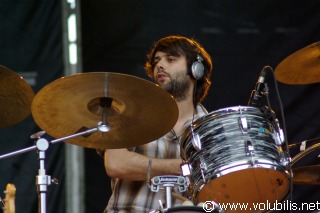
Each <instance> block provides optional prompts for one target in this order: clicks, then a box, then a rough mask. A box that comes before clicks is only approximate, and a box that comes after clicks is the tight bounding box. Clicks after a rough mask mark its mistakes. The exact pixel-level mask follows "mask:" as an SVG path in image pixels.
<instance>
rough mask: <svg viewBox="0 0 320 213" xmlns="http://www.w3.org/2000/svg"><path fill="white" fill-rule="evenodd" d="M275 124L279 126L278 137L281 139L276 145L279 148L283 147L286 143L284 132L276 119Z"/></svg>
mask: <svg viewBox="0 0 320 213" xmlns="http://www.w3.org/2000/svg"><path fill="white" fill-rule="evenodd" d="M275 123H276V126H277V135H278V138H279V140H276V143H277V145H278V146H281V145H282V144H283V142H284V133H283V130H282V129H281V128H280V124H279V120H278V119H277V118H276V119H275Z"/></svg>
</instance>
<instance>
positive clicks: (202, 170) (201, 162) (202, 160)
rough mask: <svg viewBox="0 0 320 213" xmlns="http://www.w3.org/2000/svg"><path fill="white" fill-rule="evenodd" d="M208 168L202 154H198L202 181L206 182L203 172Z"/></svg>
mask: <svg viewBox="0 0 320 213" xmlns="http://www.w3.org/2000/svg"><path fill="white" fill-rule="evenodd" d="M207 170H208V167H207V163H206V162H205V160H204V157H203V156H200V171H201V177H202V180H203V182H204V183H206V182H207V181H206V178H205V172H206V171H207Z"/></svg>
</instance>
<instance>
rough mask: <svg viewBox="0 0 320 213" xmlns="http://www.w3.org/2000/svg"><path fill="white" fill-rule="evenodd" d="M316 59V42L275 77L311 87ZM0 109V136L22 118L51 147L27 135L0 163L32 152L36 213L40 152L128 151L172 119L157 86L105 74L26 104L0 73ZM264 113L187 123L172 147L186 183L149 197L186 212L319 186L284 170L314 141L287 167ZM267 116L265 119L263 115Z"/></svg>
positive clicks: (156, 182) (62, 84) (314, 169)
mask: <svg viewBox="0 0 320 213" xmlns="http://www.w3.org/2000/svg"><path fill="white" fill-rule="evenodd" d="M319 57H320V42H317V43H314V44H311V45H309V46H307V47H305V48H303V49H301V50H298V51H297V52H295V53H293V54H292V55H290V56H289V57H287V58H286V59H285V60H283V61H282V62H281V63H280V64H279V65H278V66H277V68H276V69H275V76H276V78H277V80H278V81H280V82H283V83H286V84H311V83H319V82H320V61H319ZM0 100H1V106H0V109H1V111H0V120H1V123H0V128H6V127H8V126H11V125H14V124H16V123H19V122H20V121H22V120H23V119H25V118H26V117H27V116H28V115H29V114H30V113H31V114H32V116H33V118H34V120H35V122H36V124H37V125H38V126H39V127H40V128H41V129H42V130H44V131H45V132H46V133H47V134H48V135H51V136H52V137H54V138H57V139H54V140H52V141H48V140H47V139H44V138H42V137H41V136H42V135H43V133H44V131H42V132H39V133H35V134H34V135H32V137H33V138H34V139H35V140H36V143H35V144H36V145H35V146H32V147H28V148H25V149H22V150H18V151H14V152H11V153H8V154H5V155H1V156H0V159H3V158H7V157H11V156H14V155H18V154H21V153H24V152H28V151H32V150H37V151H38V153H39V160H40V169H39V175H38V176H37V178H36V179H37V185H38V192H39V199H40V200H39V206H40V207H39V211H40V212H42V213H44V212H46V203H45V200H46V189H47V186H48V185H49V182H50V176H47V175H46V173H45V167H44V163H45V151H46V150H47V149H48V147H49V145H50V144H55V143H58V142H62V141H64V142H67V143H71V144H74V145H78V146H81V147H85V148H93V149H115V148H129V147H134V146H139V145H143V144H146V143H148V142H150V141H153V140H155V139H157V138H159V137H161V136H162V135H164V134H166V133H167V132H169V131H170V130H171V128H172V127H173V126H174V125H175V123H176V121H177V119H178V107H177V105H176V102H175V100H174V99H173V97H172V96H170V95H169V94H168V93H167V92H165V91H164V90H163V89H161V88H160V87H159V86H157V85H156V84H154V83H151V82H149V81H146V80H144V79H141V78H138V77H134V76H130V75H126V74H120V73H111V72H91V73H80V74H75V75H72V76H67V77H62V78H60V79H57V80H55V81H53V82H51V83H50V84H48V85H46V86H45V87H44V88H42V89H41V90H40V91H39V92H38V93H37V94H36V95H35V94H34V92H33V91H32V89H31V87H30V86H29V85H28V84H27V83H26V82H25V81H24V80H23V78H21V77H20V76H18V75H17V74H15V73H14V72H13V71H11V70H10V69H8V68H6V67H3V66H0ZM163 106H165V107H163ZM155 112H156V113H155ZM264 112H265V111H264V110H262V109H261V108H259V107H253V106H235V107H227V108H223V109H219V110H216V111H213V112H210V113H209V114H207V115H205V116H203V117H201V118H199V119H197V120H195V121H194V122H193V123H192V124H191V125H190V126H189V127H188V128H187V129H186V130H185V131H184V133H183V134H182V136H181V138H180V144H181V145H180V146H181V147H180V148H181V150H180V151H181V157H182V159H183V160H184V161H185V165H187V168H188V171H187V173H189V174H186V173H185V171H184V172H183V173H184V175H183V176H181V177H178V178H175V177H174V176H173V177H167V176H164V177H154V178H153V179H152V181H153V182H152V183H153V188H152V190H154V191H157V190H159V187H160V188H161V187H162V188H163V187H165V188H166V190H167V193H166V195H167V202H168V203H170V200H171V196H172V192H171V188H172V187H175V186H178V187H179V189H180V190H181V191H185V190H187V191H188V194H189V195H188V197H187V199H190V201H192V203H205V202H206V201H212V202H215V203H265V202H266V201H268V202H269V203H275V202H282V201H283V200H285V199H287V198H288V196H289V193H290V188H291V184H292V183H293V184H308V185H320V182H319V176H320V167H319V166H318V165H316V166H306V167H300V168H295V169H291V167H292V165H293V164H294V163H296V162H297V161H298V160H300V159H301V158H302V157H304V156H306V155H308V154H309V153H310V152H311V151H314V150H316V149H318V148H319V147H320V142H319V143H316V144H314V145H313V146H311V147H309V148H307V149H305V150H304V151H302V152H300V153H299V154H297V155H296V156H294V157H293V158H292V159H291V158H290V156H288V154H287V152H286V150H285V149H284V148H285V147H284V145H285V144H284V138H283V135H282V134H281V133H282V132H281V131H282V130H281V128H280V126H279V123H278V122H277V119H270V116H266V114H265V113H264ZM271 114H272V116H271V118H275V114H274V113H273V112H272V110H271ZM146 121H147V122H146ZM145 132H148V134H145ZM293 145H295V144H293ZM289 148H290V147H289ZM215 207H216V208H215V209H216V212H220V211H222V209H221V208H219V205H217V206H215ZM223 210H225V211H226V212H228V211H229V210H230V209H223ZM201 211H204V210H203V207H196V206H194V207H190V206H189V207H173V208H171V207H170V206H169V208H166V209H162V210H159V212H201ZM242 211H243V210H242ZM207 212H208V211H207ZM211 212H213V209H212V210H211Z"/></svg>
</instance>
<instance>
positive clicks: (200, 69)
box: [190, 55, 204, 80]
mask: <svg viewBox="0 0 320 213" xmlns="http://www.w3.org/2000/svg"><path fill="white" fill-rule="evenodd" d="M202 61H203V58H202V57H201V56H200V55H197V61H195V62H193V64H192V66H191V73H190V75H191V77H192V78H194V79H195V80H200V79H201V78H202V77H203V74H204V66H203V64H202Z"/></svg>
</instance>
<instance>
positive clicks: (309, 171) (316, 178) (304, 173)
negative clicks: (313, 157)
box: [292, 165, 320, 185]
mask: <svg viewBox="0 0 320 213" xmlns="http://www.w3.org/2000/svg"><path fill="white" fill-rule="evenodd" d="M292 172H293V183H294V184H306V185H320V165H314V166H305V167H299V168H294V169H292Z"/></svg>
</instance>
